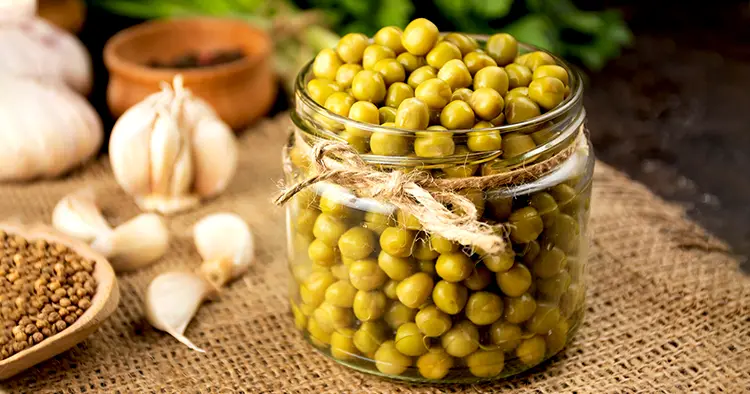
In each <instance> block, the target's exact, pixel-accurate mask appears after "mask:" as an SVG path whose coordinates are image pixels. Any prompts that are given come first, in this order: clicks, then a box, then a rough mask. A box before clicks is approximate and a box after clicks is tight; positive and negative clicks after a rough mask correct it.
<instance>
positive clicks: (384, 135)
mask: <svg viewBox="0 0 750 394" xmlns="http://www.w3.org/2000/svg"><path fill="white" fill-rule="evenodd" d="M396 116H398V114H397V115H396ZM370 150H372V153H374V154H376V155H383V156H403V155H405V154H407V153H408V152H409V139H408V138H407V137H406V136H404V135H402V134H398V133H395V132H389V131H376V132H374V133H372V136H371V137H370Z"/></svg>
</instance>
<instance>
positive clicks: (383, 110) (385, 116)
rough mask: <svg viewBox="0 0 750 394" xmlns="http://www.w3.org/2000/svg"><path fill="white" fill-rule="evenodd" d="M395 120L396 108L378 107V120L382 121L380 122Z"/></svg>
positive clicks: (392, 121)
mask: <svg viewBox="0 0 750 394" xmlns="http://www.w3.org/2000/svg"><path fill="white" fill-rule="evenodd" d="M386 100H387V98H386ZM395 121H396V108H393V107H380V108H379V109H378V122H380V124H383V123H394V122H395Z"/></svg>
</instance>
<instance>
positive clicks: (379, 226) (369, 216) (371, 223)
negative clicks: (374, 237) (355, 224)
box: [364, 211, 395, 235]
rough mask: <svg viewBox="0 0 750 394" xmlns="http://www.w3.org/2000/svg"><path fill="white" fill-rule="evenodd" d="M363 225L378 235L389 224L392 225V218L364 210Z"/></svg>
mask: <svg viewBox="0 0 750 394" xmlns="http://www.w3.org/2000/svg"><path fill="white" fill-rule="evenodd" d="M364 220H365V223H364V226H365V227H367V228H369V229H370V230H372V231H374V232H375V233H377V234H378V235H380V234H382V233H383V231H384V230H385V229H386V228H388V227H389V226H391V225H394V224H395V223H393V218H392V217H390V216H388V215H384V214H382V213H378V212H373V211H370V212H366V213H365V219H364Z"/></svg>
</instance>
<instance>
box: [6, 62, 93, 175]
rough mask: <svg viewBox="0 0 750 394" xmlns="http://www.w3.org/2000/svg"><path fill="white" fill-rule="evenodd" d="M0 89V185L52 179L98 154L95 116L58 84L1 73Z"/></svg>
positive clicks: (86, 105)
mask: <svg viewBox="0 0 750 394" xmlns="http://www.w3.org/2000/svg"><path fill="white" fill-rule="evenodd" d="M0 53H1V52H0ZM3 58H4V55H3V56H0V62H2V61H3V60H2V59H3ZM1 68H2V66H0V69H1ZM0 87H1V88H0V146H2V147H3V155H0V181H26V180H33V179H37V178H54V177H57V176H60V175H62V174H64V173H65V172H67V171H69V170H71V169H73V168H75V167H77V166H79V165H81V164H82V163H84V162H85V161H87V160H88V159H89V158H91V157H92V156H93V155H94V154H95V153H97V152H98V151H99V147H100V146H101V143H102V139H103V131H102V124H101V120H100V119H99V116H98V115H97V113H96V112H95V111H94V109H93V108H92V107H91V105H90V104H89V103H88V102H87V101H86V100H85V99H84V98H83V97H81V96H80V95H78V94H76V93H75V92H74V91H72V90H70V89H69V88H68V87H67V86H65V85H64V84H62V82H54V81H53V82H41V81H39V80H36V79H31V78H24V77H18V76H12V75H7V74H2V72H1V71H0Z"/></svg>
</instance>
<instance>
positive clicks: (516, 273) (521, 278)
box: [497, 263, 531, 297]
mask: <svg viewBox="0 0 750 394" xmlns="http://www.w3.org/2000/svg"><path fill="white" fill-rule="evenodd" d="M497 284H498V286H500V290H502V292H503V293H505V295H507V296H510V297H519V296H521V294H523V293H525V292H526V290H528V289H529V286H531V272H529V269H528V268H526V266H525V265H523V264H520V263H516V264H515V265H514V266H513V268H511V269H509V270H507V271H505V272H499V273H498V274H497Z"/></svg>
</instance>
